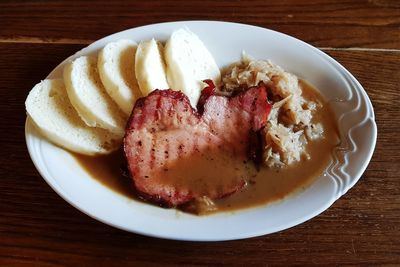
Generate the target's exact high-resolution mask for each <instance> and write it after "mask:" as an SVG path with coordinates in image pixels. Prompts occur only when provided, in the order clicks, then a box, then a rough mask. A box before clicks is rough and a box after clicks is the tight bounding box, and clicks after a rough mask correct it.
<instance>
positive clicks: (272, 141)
mask: <svg viewBox="0 0 400 267" xmlns="http://www.w3.org/2000/svg"><path fill="white" fill-rule="evenodd" d="M260 84H264V85H265V86H266V88H267V90H268V99H269V100H270V102H271V103H272V104H273V106H272V110H271V113H270V114H269V117H268V122H267V125H266V126H265V127H264V128H263V129H262V132H261V134H262V141H263V142H262V146H263V147H262V151H263V153H262V157H263V164H264V165H266V166H268V167H270V168H282V167H285V166H289V165H291V164H293V163H296V162H299V161H300V160H301V159H302V158H305V159H309V155H308V153H307V151H306V145H307V143H308V142H312V141H314V140H317V139H320V138H323V136H324V129H323V126H322V125H321V124H320V123H314V122H313V115H314V114H315V112H318V109H320V108H321V107H322V104H321V103H316V102H313V101H309V100H307V99H305V98H304V97H303V96H302V93H303V92H302V88H301V86H300V85H299V79H298V77H297V76H296V75H294V74H292V73H289V72H286V71H285V70H284V69H283V68H281V67H280V66H278V65H275V64H274V63H272V62H271V61H269V60H254V59H252V58H251V57H248V56H246V55H244V56H243V57H242V60H241V61H240V62H237V63H235V64H233V65H231V66H229V67H228V68H227V69H226V70H225V71H224V72H223V76H222V85H221V87H220V91H221V93H222V94H225V95H232V94H235V93H238V92H240V91H243V90H246V89H247V88H249V87H252V86H258V85H260Z"/></svg>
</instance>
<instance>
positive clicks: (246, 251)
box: [0, 0, 400, 266]
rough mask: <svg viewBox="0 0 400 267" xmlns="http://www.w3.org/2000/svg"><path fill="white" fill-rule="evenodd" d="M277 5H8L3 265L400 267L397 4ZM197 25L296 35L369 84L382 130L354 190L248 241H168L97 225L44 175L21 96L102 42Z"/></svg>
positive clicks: (1, 91)
mask: <svg viewBox="0 0 400 267" xmlns="http://www.w3.org/2000/svg"><path fill="white" fill-rule="evenodd" d="M111 2H113V3H111ZM117 2H119V3H117ZM269 2H270V3H267V1H261V0H259V1H239V0H238V1H235V0H230V1H209V0H202V1H197V0H192V1H182V2H180V1H137V2H136V3H135V2H129V3H128V2H126V1H98V2H97V3H89V2H86V1H73V2H71V1H1V2H0V26H1V27H0V84H1V85H0V114H1V120H2V123H1V125H0V134H1V147H0V155H1V157H0V164H1V165H0V166H1V168H0V179H1V180H0V266H35V265H36V266H62V265H71V266H83V265H85V266H90V265H96V266H123V265H132V266H153V265H162V266H173V265H178V264H179V265H182V266H200V265H201V266H220V265H224V266H231V265H239V266H246V265H256V266H269V265H272V266H275V265H283V266H287V265H292V264H295V265H314V264H316V265H317V264H318V265H339V266H342V265H364V266H370V265H375V264H377V265H392V266H396V265H397V266H399V265H400V183H399V181H400V175H399V172H400V163H399V162H400V153H399V150H400V138H399V133H398V132H399V127H400V123H399V122H400V108H399V105H400V101H399V100H400V88H399V84H400V67H399V64H400V27H399V26H400V3H399V2H398V1H395V0H393V1H385V0H371V1H356V0H348V1H343V2H342V3H337V2H338V1H334V0H326V1H322V0H320V1H318V0H315V1H295V0H287V1H269ZM193 19H206V20H225V21H235V22H242V23H248V24H254V25H259V26H263V27H266V28H270V29H273V30H277V31H281V32H284V33H287V34H290V35H292V36H295V37H297V38H300V39H302V40H304V41H306V42H308V43H310V44H312V45H314V46H316V47H319V48H320V49H321V50H323V51H324V52H326V53H328V54H329V55H331V56H332V57H334V58H335V59H336V60H338V61H339V62H340V63H342V64H343V65H344V66H345V67H346V68H348V69H349V70H350V71H351V72H352V73H353V74H354V75H355V76H356V77H357V79H359V81H360V82H361V83H362V84H363V86H364V88H365V90H366V91H367V93H368V95H369V96H370V98H371V100H372V104H373V106H374V108H375V114H376V121H377V123H378V132H379V133H378V143H377V146H376V150H375V153H374V156H373V158H372V161H371V163H370V164H369V166H368V168H367V170H366V171H365V173H364V175H363V176H362V178H361V180H360V181H359V182H358V183H357V185H356V186H355V187H354V188H353V189H351V190H350V191H349V192H348V193H347V194H346V195H345V196H343V197H342V198H341V199H339V200H338V201H337V202H336V203H335V204H334V205H333V206H332V207H331V208H329V209H328V210H327V211H325V212H324V213H323V214H321V215H319V216H318V217H316V218H314V219H312V220H310V221H308V222H306V223H303V224H301V225H299V226H296V227H294V228H292V229H288V230H285V231H283V232H279V233H276V234H271V235H268V236H262V237H258V238H252V239H247V240H240V241H230V242H215V243H212V242H210V243H208V242H206V243H196V242H178V241H170V240H161V239H155V238H150V237H145V236H140V235H135V234H131V233H127V232H124V231H121V230H117V229H115V228H112V227H110V226H107V225H104V224H102V223H99V222H97V221H95V220H93V219H91V218H89V217H88V216H86V215H85V214H83V213H81V212H79V211H78V210H76V209H75V208H73V207H72V206H70V205H69V204H67V203H66V202H65V201H64V200H63V199H61V198H60V197H59V196H58V195H57V194H56V193H55V192H54V191H53V190H52V189H51V188H50V187H49V186H48V185H47V184H46V182H45V181H44V180H43V179H42V178H41V177H40V175H39V174H38V172H37V171H36V169H35V167H34V165H33V163H32V162H31V160H30V158H29V155H28V152H27V149H26V146H25V139H24V122H25V108H24V101H25V98H26V96H27V94H28V92H29V90H30V89H31V88H32V86H33V85H34V84H36V83H37V82H39V81H40V80H41V79H43V78H44V77H46V75H47V74H48V73H49V72H50V71H51V70H52V69H53V68H54V67H55V66H56V65H57V64H58V63H59V62H60V61H62V60H63V59H64V58H66V57H67V56H69V55H71V54H73V53H74V52H75V51H77V50H79V49H81V48H82V47H84V46H86V45H87V44H89V43H91V42H92V41H94V40H96V39H98V38H100V37H103V36H105V35H108V34H111V33H114V32H117V31H120V30H123V29H127V28H131V27H136V26H141V25H146V24H150V23H156V22H164V21H176V20H193ZM194 231H195V229H194Z"/></svg>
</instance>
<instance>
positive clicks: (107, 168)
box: [74, 81, 339, 211]
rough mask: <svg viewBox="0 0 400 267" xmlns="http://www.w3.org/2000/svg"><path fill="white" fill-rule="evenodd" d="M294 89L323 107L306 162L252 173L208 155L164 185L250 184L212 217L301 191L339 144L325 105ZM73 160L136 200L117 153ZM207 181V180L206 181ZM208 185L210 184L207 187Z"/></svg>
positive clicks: (310, 91) (307, 89)
mask: <svg viewBox="0 0 400 267" xmlns="http://www.w3.org/2000/svg"><path fill="white" fill-rule="evenodd" d="M300 85H301V87H302V89H303V96H304V98H306V99H308V100H314V101H319V102H322V103H323V107H322V108H321V109H319V110H318V112H317V113H315V114H314V119H313V120H314V122H321V123H322V125H323V126H324V136H325V137H324V138H323V139H320V140H316V141H313V142H310V143H309V144H308V145H307V152H308V153H309V155H310V156H311V159H310V160H306V159H303V160H301V161H300V162H299V163H297V164H294V165H293V166H290V167H286V168H284V169H268V168H265V167H262V168H261V170H260V171H256V170H255V168H254V166H253V165H252V164H250V163H243V162H242V161H240V162H239V161H238V162H236V161H237V160H235V159H231V158H227V157H223V156H218V155H212V154H209V155H208V157H212V158H213V160H212V161H210V159H209V158H208V159H205V158H204V156H203V155H198V156H195V157H193V158H192V157H191V158H190V160H187V161H185V162H180V165H179V168H173V169H174V170H175V171H168V172H166V176H165V180H164V182H167V183H168V181H170V182H174V183H175V182H176V181H178V180H180V181H188V179H179V178H181V177H185V176H186V177H187V176H188V175H190V177H191V179H190V181H191V182H190V187H193V186H196V187H197V190H198V191H199V190H200V191H201V190H207V188H208V187H210V186H211V187H212V186H213V185H217V184H221V181H222V180H223V179H224V177H232V176H233V175H236V176H238V174H243V175H244V176H247V177H246V178H247V180H250V181H251V182H250V183H249V184H248V186H246V187H245V188H244V189H243V190H241V192H238V193H236V194H233V195H232V196H230V197H226V198H223V199H220V200H217V201H215V203H216V205H217V211H230V210H238V209H242V208H248V207H253V206H257V205H261V204H266V203H269V202H272V201H276V200H279V199H282V198H284V197H286V196H288V195H289V194H291V193H294V192H298V191H300V190H302V189H304V188H305V187H306V186H307V185H308V184H310V183H311V182H312V181H313V179H315V178H316V177H318V176H319V175H321V174H322V171H323V170H324V169H325V167H326V166H327V164H328V163H329V161H330V160H331V158H332V152H333V148H334V147H335V146H336V145H337V144H338V143H339V138H338V136H339V135H338V129H337V125H336V121H335V117H334V114H333V113H332V111H331V109H330V107H329V104H328V103H326V102H325V101H324V100H323V98H322V97H321V96H320V94H319V93H318V92H317V91H316V90H315V89H314V88H312V87H311V86H310V85H308V84H307V83H306V82H304V81H300ZM74 156H75V158H76V160H77V161H78V162H79V164H80V165H81V166H82V167H83V168H84V169H85V170H86V171H87V172H88V173H89V174H90V175H91V176H92V177H94V178H95V179H96V180H98V181H99V182H101V183H102V184H104V185H106V186H107V187H109V188H111V189H112V190H114V191H116V192H118V193H120V194H123V195H125V196H127V197H129V198H134V199H136V197H135V194H134V193H133V190H132V187H131V181H130V180H129V179H128V178H126V177H123V176H122V174H121V173H122V171H121V166H123V165H124V157H123V152H122V151H121V150H120V151H117V152H115V153H113V154H110V155H107V156H99V157H90V156H82V155H76V154H74ZM227 165H231V166H232V168H226V166H227ZM210 176H211V177H213V179H209V177H210ZM239 176H240V175H239ZM207 178H208V179H207ZM204 181H208V182H207V183H208V184H205V183H204ZM210 181H213V182H211V183H210ZM182 186H188V185H186V184H185V185H182Z"/></svg>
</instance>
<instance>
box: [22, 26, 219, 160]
mask: <svg viewBox="0 0 400 267" xmlns="http://www.w3.org/2000/svg"><path fill="white" fill-rule="evenodd" d="M220 77H221V74H220V71H219V68H218V66H217V64H216V63H215V60H214V58H213V57H212V55H211V54H210V52H209V51H208V50H207V48H206V47H205V45H204V44H203V42H202V41H201V40H200V39H199V38H198V37H197V36H196V35H195V34H194V33H192V32H191V31H189V30H188V29H179V30H177V31H175V32H173V33H172V35H171V37H170V38H169V40H168V41H167V43H166V45H165V47H164V46H163V45H162V44H161V43H160V42H158V41H156V40H155V39H152V40H148V41H142V42H140V43H139V45H137V44H136V43H135V42H134V41H132V40H119V41H116V42H112V43H109V44H107V45H106V46H105V47H104V48H103V49H102V50H101V51H100V52H99V53H98V55H91V56H81V57H79V58H76V59H75V60H73V61H71V62H68V64H67V65H66V66H65V67H64V75H63V79H46V80H43V81H41V82H40V83H38V84H37V85H35V86H34V87H33V89H32V90H31V91H30V93H29V95H28V97H27V99H26V102H25V107H26V110H27V113H28V115H29V117H30V118H31V119H32V121H33V122H34V124H35V126H37V128H38V129H39V130H40V131H41V133H42V134H43V135H44V136H45V137H46V138H48V139H49V140H50V141H52V142H53V143H55V144H56V145H59V146H61V147H63V148H66V149H68V150H71V151H73V152H76V153H80V154H86V155H97V154H108V153H111V152H113V151H115V150H117V149H118V148H119V147H120V145H121V142H122V138H123V136H124V134H125V125H126V122H127V120H128V118H129V116H130V114H131V112H132V109H133V106H134V104H135V102H136V100H137V99H138V98H140V97H143V96H147V95H148V94H149V93H150V92H152V91H153V90H155V89H161V90H162V89H168V88H171V89H174V90H180V91H182V92H183V93H185V94H186V95H187V96H188V97H189V99H190V101H191V104H192V106H193V107H196V104H197V101H198V98H199V96H200V93H201V90H202V89H203V88H204V86H205V85H204V83H203V82H202V81H203V80H205V79H212V80H213V81H214V83H215V84H219V82H220Z"/></svg>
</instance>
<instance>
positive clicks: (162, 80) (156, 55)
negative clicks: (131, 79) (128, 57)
mask: <svg viewBox="0 0 400 267" xmlns="http://www.w3.org/2000/svg"><path fill="white" fill-rule="evenodd" d="M163 54H164V53H163V46H162V44H161V43H159V42H156V40H154V39H151V40H150V41H144V42H141V43H140V44H139V46H138V48H137V51H136V58H135V72H136V78H137V81H138V83H139V87H140V91H141V92H142V94H143V95H144V96H147V95H148V94H149V93H150V92H151V91H153V90H155V89H169V88H170V86H169V85H168V82H167V77H166V73H165V63H164V59H163Z"/></svg>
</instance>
